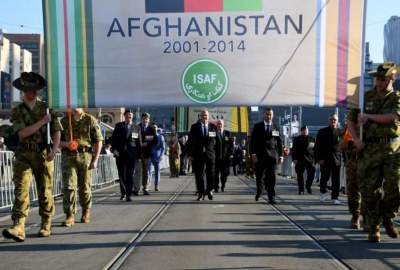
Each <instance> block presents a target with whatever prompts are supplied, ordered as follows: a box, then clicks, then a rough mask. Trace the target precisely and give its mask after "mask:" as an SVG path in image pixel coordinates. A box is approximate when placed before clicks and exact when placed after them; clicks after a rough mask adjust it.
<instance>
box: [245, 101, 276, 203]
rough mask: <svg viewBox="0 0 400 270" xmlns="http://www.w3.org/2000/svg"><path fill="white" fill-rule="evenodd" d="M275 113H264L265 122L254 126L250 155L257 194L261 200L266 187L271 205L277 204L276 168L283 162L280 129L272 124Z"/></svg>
mask: <svg viewBox="0 0 400 270" xmlns="http://www.w3.org/2000/svg"><path fill="white" fill-rule="evenodd" d="M273 117H274V112H273V110H272V109H271V108H267V109H266V110H265V111H264V121H262V122H259V123H257V124H255V125H254V128H253V132H252V134H251V138H252V139H251V144H250V153H251V158H252V160H253V162H254V164H255V167H256V181H257V193H256V197H255V199H256V201H258V199H259V198H260V196H261V194H262V191H263V185H264V186H265V188H266V190H267V193H268V199H269V203H270V204H275V203H276V201H275V182H276V176H275V168H276V165H277V164H281V163H282V162H283V155H282V141H281V138H280V137H279V128H278V127H277V126H276V125H275V124H273V123H272V119H273Z"/></svg>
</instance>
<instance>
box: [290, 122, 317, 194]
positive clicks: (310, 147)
mask: <svg viewBox="0 0 400 270" xmlns="http://www.w3.org/2000/svg"><path fill="white" fill-rule="evenodd" d="M300 132H301V135H299V136H297V137H296V138H294V140H293V149H292V161H293V163H294V164H295V170H296V174H297V184H298V186H299V190H298V193H299V195H302V194H304V176H303V175H304V170H306V171H307V181H306V190H307V193H308V194H311V193H312V190H311V185H312V183H313V181H314V175H315V168H314V144H315V140H314V138H313V137H312V136H310V135H308V127H306V126H304V127H302V128H301V129H300Z"/></svg>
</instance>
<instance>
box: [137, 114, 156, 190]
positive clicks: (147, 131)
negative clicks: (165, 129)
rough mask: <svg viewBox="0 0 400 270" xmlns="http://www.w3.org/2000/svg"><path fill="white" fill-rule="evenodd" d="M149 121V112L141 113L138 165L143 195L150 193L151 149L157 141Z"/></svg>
mask: <svg viewBox="0 0 400 270" xmlns="http://www.w3.org/2000/svg"><path fill="white" fill-rule="evenodd" d="M149 123H150V114H148V113H143V114H142V118H141V123H140V124H139V128H140V131H141V135H142V148H141V159H140V162H139V164H140V165H139V166H141V177H142V186H143V195H150V193H149V191H148V187H149V185H150V164H151V149H152V148H153V146H155V145H157V143H158V139H157V133H156V130H155V129H154V128H153V127H152V126H150V125H149Z"/></svg>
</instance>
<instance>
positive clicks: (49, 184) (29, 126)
mask: <svg viewBox="0 0 400 270" xmlns="http://www.w3.org/2000/svg"><path fill="white" fill-rule="evenodd" d="M13 86H14V87H15V88H17V89H19V90H21V91H23V92H24V98H23V102H22V103H21V104H19V105H18V106H17V107H15V108H14V109H13V110H12V122H13V131H14V133H15V134H16V135H17V136H18V138H19V143H18V147H17V150H16V152H15V163H14V176H13V182H14V186H15V189H14V195H15V199H14V205H13V208H12V219H13V221H14V225H13V226H12V227H11V228H8V229H5V230H4V231H3V236H4V237H5V238H11V239H14V240H15V241H18V242H21V241H24V240H25V218H26V217H27V216H28V213H29V187H30V183H31V180H32V175H34V176H35V181H36V187H37V192H38V197H39V215H40V216H41V217H42V223H41V226H40V230H39V236H41V237H48V236H50V234H51V217H52V215H53V214H54V200H53V171H54V162H53V160H54V156H55V153H56V151H57V149H58V146H59V143H60V130H61V125H60V123H59V122H58V120H57V118H56V117H51V116H50V115H49V114H47V113H46V104H45V103H44V102H42V101H40V100H39V99H37V91H38V90H40V89H41V88H43V87H45V86H46V81H45V80H44V78H43V77H41V76H40V75H38V74H36V73H33V72H29V73H27V72H23V73H22V74H21V77H20V78H18V79H16V80H15V81H14V82H13ZM49 122H50V123H51V125H50V126H51V133H52V136H53V146H52V148H51V149H50V148H49V149H46V142H47V129H46V124H47V123H49Z"/></svg>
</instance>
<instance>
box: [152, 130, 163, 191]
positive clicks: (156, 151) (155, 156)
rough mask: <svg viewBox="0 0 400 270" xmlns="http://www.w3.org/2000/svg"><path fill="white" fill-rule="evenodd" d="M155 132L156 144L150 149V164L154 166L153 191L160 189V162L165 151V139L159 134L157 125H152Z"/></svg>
mask: <svg viewBox="0 0 400 270" xmlns="http://www.w3.org/2000/svg"><path fill="white" fill-rule="evenodd" d="M153 128H154V130H155V131H156V134H157V144H156V145H154V146H153V148H152V149H151V164H152V165H153V168H154V191H160V179H161V178H160V162H161V161H162V159H163V157H164V153H165V140H164V136H163V135H161V129H159V128H158V126H157V125H153Z"/></svg>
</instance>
